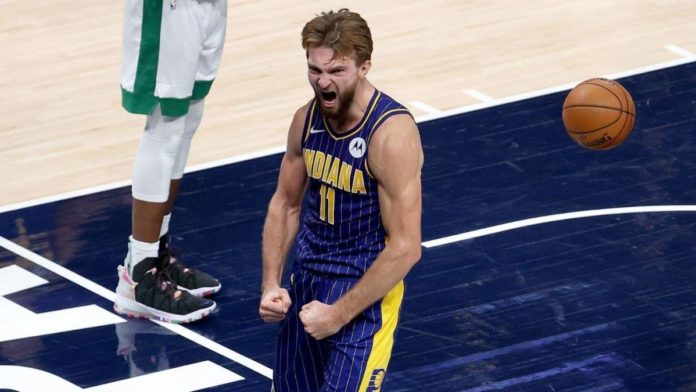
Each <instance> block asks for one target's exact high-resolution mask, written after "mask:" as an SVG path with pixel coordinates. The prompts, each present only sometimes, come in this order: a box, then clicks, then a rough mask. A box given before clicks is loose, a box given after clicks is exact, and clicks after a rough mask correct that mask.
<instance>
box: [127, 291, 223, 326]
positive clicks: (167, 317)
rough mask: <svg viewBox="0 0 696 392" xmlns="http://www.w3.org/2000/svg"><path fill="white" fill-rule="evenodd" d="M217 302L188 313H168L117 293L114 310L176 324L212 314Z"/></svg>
mask: <svg viewBox="0 0 696 392" xmlns="http://www.w3.org/2000/svg"><path fill="white" fill-rule="evenodd" d="M216 307H217V304H216V303H215V302H213V304H212V305H211V306H209V307H207V308H204V309H199V310H197V311H195V312H191V313H188V314H183V315H180V314H174V313H167V312H163V311H161V310H157V309H155V308H151V307H149V306H145V305H143V304H141V303H139V302H136V301H133V300H130V299H128V298H126V297H124V296H122V295H118V294H117V295H116V299H115V300H114V311H115V312H116V313H118V314H121V315H125V316H128V317H133V318H144V319H155V320H160V321H164V322H167V323H174V324H186V323H190V322H193V321H198V320H200V319H202V318H204V317H207V316H208V315H210V313H212V312H213V310H215V308H216Z"/></svg>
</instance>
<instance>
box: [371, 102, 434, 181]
mask: <svg viewBox="0 0 696 392" xmlns="http://www.w3.org/2000/svg"><path fill="white" fill-rule="evenodd" d="M368 148H369V157H368V159H369V166H370V170H371V172H372V173H373V174H374V175H375V177H377V178H378V179H379V177H380V174H384V173H393V172H394V171H396V170H398V169H399V168H401V169H403V170H405V171H408V172H411V171H413V170H415V171H417V172H420V169H421V167H422V166H423V148H422V146H421V140H420V133H419V131H418V126H417V125H416V122H415V121H414V120H413V117H411V116H410V115H409V114H408V113H403V114H396V115H393V116H391V117H389V118H388V119H386V120H385V121H384V122H383V123H382V124H381V125H380V126H379V129H377V130H375V133H374V135H373V136H372V138H371V139H370V145H369V147H368Z"/></svg>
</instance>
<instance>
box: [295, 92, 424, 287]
mask: <svg viewBox="0 0 696 392" xmlns="http://www.w3.org/2000/svg"><path fill="white" fill-rule="evenodd" d="M396 114H407V115H410V113H409V112H408V110H407V109H406V108H405V107H403V106H402V105H400V104H399V103H398V102H396V101H394V100H393V99H392V98H390V97H389V96H387V95H386V94H382V93H381V92H379V91H377V90H375V93H374V94H373V96H372V98H371V100H370V103H369V105H368V107H367V110H366V112H365V115H364V116H363V118H362V119H361V121H360V122H359V123H358V125H356V126H355V128H353V129H351V130H349V131H347V132H344V133H340V134H339V133H337V132H336V131H335V130H334V129H333V128H332V127H331V125H330V124H329V122H328V121H326V119H324V117H323V116H322V114H321V111H320V110H319V108H318V103H317V102H316V99H314V100H312V102H310V104H309V110H308V111H307V118H306V119H305V124H304V133H303V139H302V150H303V154H304V160H305V165H306V169H307V175H308V177H309V183H308V185H307V190H306V192H305V198H304V203H303V206H302V219H301V227H300V232H299V234H298V237H297V242H298V244H297V245H298V246H297V261H298V262H299V264H300V266H301V267H302V268H304V269H305V270H309V271H312V272H317V273H321V274H328V275H332V276H342V277H355V278H359V277H361V276H362V275H363V274H364V273H365V271H366V270H367V268H368V267H369V266H370V265H371V264H372V262H373V261H374V260H375V259H376V258H377V255H379V253H380V252H381V251H382V250H383V249H384V246H385V243H386V237H387V234H386V232H385V229H384V226H383V225H382V221H381V216H380V210H379V199H378V196H377V181H376V180H375V178H374V177H373V176H372V174H371V173H370V169H369V167H368V164H367V159H368V146H369V143H370V138H371V137H372V135H373V134H374V132H376V131H378V129H379V126H380V125H381V124H382V123H383V122H384V121H385V120H386V119H387V118H389V117H390V116H393V115H396Z"/></svg>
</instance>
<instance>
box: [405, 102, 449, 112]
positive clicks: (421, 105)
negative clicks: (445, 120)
mask: <svg viewBox="0 0 696 392" xmlns="http://www.w3.org/2000/svg"><path fill="white" fill-rule="evenodd" d="M411 105H413V106H415V107H417V108H418V109H420V110H422V111H424V112H426V113H428V114H437V113H440V112H442V110H440V109H438V108H436V107H433V106H430V105H428V104H427V103H425V102H421V101H411Z"/></svg>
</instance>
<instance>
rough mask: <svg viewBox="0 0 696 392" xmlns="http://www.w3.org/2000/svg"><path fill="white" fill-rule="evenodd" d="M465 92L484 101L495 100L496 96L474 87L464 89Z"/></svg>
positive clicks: (490, 101) (491, 101)
mask: <svg viewBox="0 0 696 392" xmlns="http://www.w3.org/2000/svg"><path fill="white" fill-rule="evenodd" d="M464 94H466V95H468V96H470V97H471V98H474V99H478V100H479V101H481V102H484V103H493V102H495V98H493V97H491V96H490V95H486V94H484V93H482V92H480V91H478V90H474V89H473V88H469V89H466V90H464Z"/></svg>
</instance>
